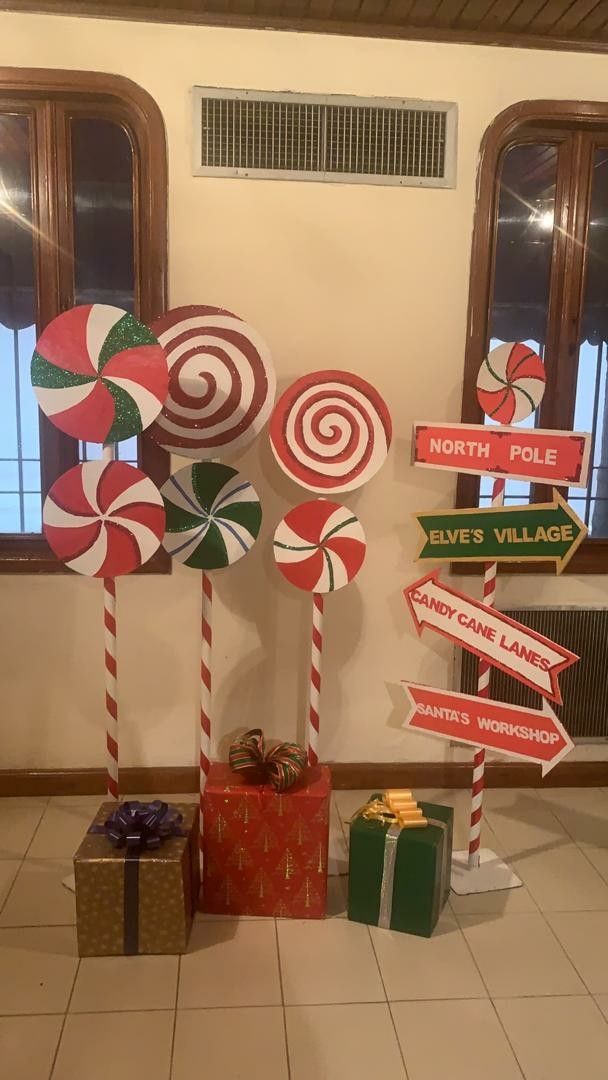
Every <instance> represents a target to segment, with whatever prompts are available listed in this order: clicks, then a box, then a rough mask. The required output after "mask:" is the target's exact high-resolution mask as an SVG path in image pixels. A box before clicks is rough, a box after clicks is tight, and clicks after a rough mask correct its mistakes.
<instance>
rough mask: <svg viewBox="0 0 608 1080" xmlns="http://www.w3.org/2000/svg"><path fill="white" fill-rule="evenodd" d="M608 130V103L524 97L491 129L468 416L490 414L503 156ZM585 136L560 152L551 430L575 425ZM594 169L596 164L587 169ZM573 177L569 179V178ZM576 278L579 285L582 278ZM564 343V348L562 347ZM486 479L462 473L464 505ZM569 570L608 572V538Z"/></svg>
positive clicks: (477, 256)
mask: <svg viewBox="0 0 608 1080" xmlns="http://www.w3.org/2000/svg"><path fill="white" fill-rule="evenodd" d="M566 128H568V129H570V130H571V131H580V132H586V131H594V130H596V131H597V130H600V129H601V130H602V132H608V104H607V103H604V102H589V101H544V100H539V101H525V102H520V103H518V104H516V105H512V106H510V107H509V108H508V109H505V110H504V112H502V113H500V114H499V115H498V116H497V117H496V119H495V120H494V121H493V122H492V124H491V125H490V127H489V128H488V129H487V131H486V133H485V135H484V138H483V141H482V144H481V152H480V161H479V169H478V174H477V201H476V209H475V221H474V227H473V240H472V248H471V269H470V279H469V303H468V313H467V328H468V329H467V338H466V346H465V369H464V381H463V396H462V420H463V421H464V422H465V423H470V424H480V423H483V413H482V411H481V409H480V408H479V405H478V403H477V395H476V391H475V385H476V380H477V373H478V371H479V365H480V363H481V361H482V360H483V357H484V356H485V355H486V353H487V349H488V343H489V321H490V311H491V303H492V296H493V289H494V281H493V270H494V252H495V247H496V231H497V226H498V221H497V218H498V199H499V191H500V169H501V164H502V159H503V156H504V155H505V154H506V153H507V152H508V151H509V150H510V149H511V148H512V147H513V146H516V145H519V144H521V143H522V142H526V141H532V140H534V141H538V140H541V141H542V139H543V138H546V137H550V138H552V139H553V140H554V141H556V140H557V141H559V140H560V132H563V131H564V129H566ZM588 152H589V151H588V150H585V147H584V146H583V145H582V140H578V139H576V138H575V139H573V140H569V142H568V143H567V144H566V142H564V145H563V147H562V148H561V149H560V153H566V154H568V155H570V157H571V160H570V162H569V164H568V165H567V167H566V168H565V169H560V170H559V174H558V186H557V191H556V200H555V226H556V227H555V229H554V240H553V254H552V259H553V265H554V267H555V269H554V271H553V273H552V277H551V289H550V295H549V314H548V333H547V342H546V348H547V351H548V352H549V353H550V355H551V356H552V365H551V371H550V373H549V379H550V380H551V384H552V386H553V390H552V393H550V394H546V395H545V399H546V400H545V401H543V406H542V411H541V425H542V427H545V428H551V427H553V428H566V429H569V428H570V427H571V422H570V416H571V410H572V401H573V397H574V393H575V390H576V366H575V365H574V364H573V363H572V358H573V357H574V356H576V353H577V349H578V330H579V323H580V316H581V310H582V304H583V297H584V267H583V261H584V245H583V244H576V243H574V242H572V241H570V242H567V241H566V240H565V239H563V238H566V237H572V236H581V235H586V223H587V220H588V208H589V200H590V195H591V191H590V185H589V187H588V188H587V190H582V189H581V185H580V183H578V176H579V171H580V169H579V167H580V164H581V160H580V159H581V158H582V156H583V155H584V154H585V153H588ZM588 172H589V170H588ZM565 176H568V178H569V179H568V180H567V181H565V180H564V177H565ZM575 283H577V284H575ZM558 342H559V348H558ZM478 492H479V478H478V477H475V476H465V475H462V474H461V475H460V476H459V478H458V484H457V489H456V505H457V506H467V507H468V506H476V505H477V499H478ZM547 498H550V489H547V488H546V487H543V486H542V485H536V488H535V499H536V501H539V500H542V499H547ZM452 569H453V572H454V573H458V574H474V573H480V572H481V568H480V566H479V564H475V565H471V564H469V565H467V564H453V566H452ZM500 572H501V573H505V574H512V573H526V572H527V573H534V574H538V573H544V572H546V573H552V574H554V573H555V568H554V567H553V566H552V565H551V564H548V563H547V564H544V563H538V564H535V565H527V566H526V565H524V564H517V563H510V564H509V565H508V567H501V568H500ZM564 572H565V573H570V574H605V573H608V538H606V539H587V540H585V541H584V543H583V544H581V546H580V548H579V549H578V551H577V552H576V553H575V555H574V556H573V558H572V559H571V561H570V563H569V564H568V566H567V567H566V570H565V571H564Z"/></svg>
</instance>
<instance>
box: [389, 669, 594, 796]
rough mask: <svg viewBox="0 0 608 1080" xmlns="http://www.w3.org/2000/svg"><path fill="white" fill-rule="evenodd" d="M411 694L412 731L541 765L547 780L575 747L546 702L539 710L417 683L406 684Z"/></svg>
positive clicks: (407, 692)
mask: <svg viewBox="0 0 608 1080" xmlns="http://www.w3.org/2000/svg"><path fill="white" fill-rule="evenodd" d="M405 692H406V694H407V696H408V698H409V700H410V704H411V706H412V710H411V712H410V714H409V716H408V718H407V720H406V721H405V722H406V724H408V725H409V727H412V728H416V729H417V730H419V731H428V732H430V733H431V734H432V735H438V736H439V738H441V739H454V740H456V741H457V742H465V743H471V744H472V745H473V746H483V747H485V748H486V750H498V751H499V752H500V753H501V754H505V755H506V756H507V757H515V758H524V759H525V760H526V761H536V762H538V764H539V765H540V766H541V767H542V775H543V776H544V775H545V773H548V772H549V771H550V770H551V769H552V768H554V766H555V765H557V763H558V761H561V759H562V758H563V757H565V756H566V754H569V753H570V751H571V750H572V748H573V746H574V743H573V742H572V739H571V738H570V736H569V735H568V732H567V731H565V729H564V728H563V727H562V725H561V724H560V722H559V720H558V719H557V716H556V715H555V713H554V712H553V709H552V708H551V706H550V705H549V703H548V702H546V701H543V709H542V712H537V710H536V709H522V708H521V707H520V706H519V705H507V704H505V703H503V702H502V701H488V700H487V699H484V698H478V697H473V696H472V695H471V694H457V693H455V692H454V691H451V690H436V689H435V688H434V687H431V686H419V685H418V684H417V683H410V682H406V683H405Z"/></svg>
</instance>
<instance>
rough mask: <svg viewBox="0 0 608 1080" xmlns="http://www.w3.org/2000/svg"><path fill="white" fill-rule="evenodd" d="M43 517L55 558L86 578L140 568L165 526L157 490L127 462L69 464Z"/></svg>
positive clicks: (126, 572) (111, 575)
mask: <svg viewBox="0 0 608 1080" xmlns="http://www.w3.org/2000/svg"><path fill="white" fill-rule="evenodd" d="M42 517H43V525H44V534H45V536H46V538H47V540H48V542H49V545H50V547H51V548H52V550H53V551H54V553H55V555H56V556H57V558H59V559H61V561H62V562H64V563H66V565H67V566H69V567H70V569H71V570H76V571H77V573H79V574H86V575H87V576H88V577H101V578H114V577H117V576H118V575H119V574H130V573H132V571H133V570H137V569H139V567H140V566H143V564H144V563H145V562H147V561H148V559H150V558H151V557H152V555H154V553H155V551H157V549H158V548H159V547H160V543H161V540H162V538H163V535H164V531H165V508H164V504H163V499H162V495H161V494H160V491H159V490H158V488H157V487H156V485H155V484H153V483H152V481H151V480H150V479H149V478H148V477H147V476H146V475H145V474H144V473H143V472H141V471H140V470H139V469H136V468H134V466H133V465H128V464H127V463H126V462H125V461H87V462H85V463H84V464H83V465H76V466H75V467H74V468H73V469H69V470H68V471H67V472H65V473H64V474H63V476H60V477H59V479H58V480H56V481H55V483H54V484H53V486H52V488H51V490H50V491H49V493H48V495H47V498H46V500H45V503H44V508H43V513H42Z"/></svg>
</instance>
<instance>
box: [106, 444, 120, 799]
mask: <svg viewBox="0 0 608 1080" xmlns="http://www.w3.org/2000/svg"><path fill="white" fill-rule="evenodd" d="M102 456H103V460H104V461H114V458H115V452H114V446H104V448H103V454H102ZM103 623H104V637H105V673H106V750H107V753H106V791H107V793H108V797H109V798H111V799H118V797H119V786H118V692H117V673H116V581H115V580H114V578H104V579H103Z"/></svg>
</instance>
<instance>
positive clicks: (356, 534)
mask: <svg viewBox="0 0 608 1080" xmlns="http://www.w3.org/2000/svg"><path fill="white" fill-rule="evenodd" d="M273 550H274V557H275V561H276V564H277V566H278V568H279V570H280V571H281V573H282V574H283V577H285V578H287V581H289V582H290V583H291V584H292V585H296V586H297V588H298V589H304V590H305V591H306V592H314V593H328V592H335V590H336V589H341V588H343V586H344V585H348V583H349V581H352V580H353V578H354V577H355V575H356V574H358V572H359V570H360V569H361V566H362V565H363V560H364V558H365V533H364V532H363V527H362V525H361V522H360V521H359V519H358V518H357V517H356V516H355V514H353V512H352V510H349V509H348V508H347V507H346V506H342V505H341V504H340V503H336V502H332V501H331V500H329V499H312V500H311V501H310V502H305V503H300V505H299V506H295V507H294V508H293V510H290V511H289V512H288V513H287V514H286V515H285V517H284V518H283V520H282V521H280V522H279V524H278V525H277V529H276V532H275V534H274V544H273Z"/></svg>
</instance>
